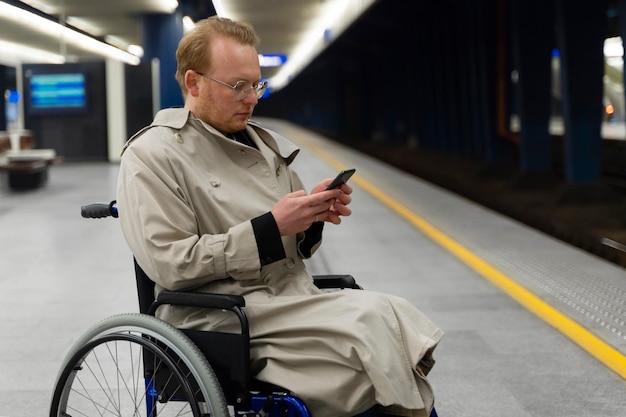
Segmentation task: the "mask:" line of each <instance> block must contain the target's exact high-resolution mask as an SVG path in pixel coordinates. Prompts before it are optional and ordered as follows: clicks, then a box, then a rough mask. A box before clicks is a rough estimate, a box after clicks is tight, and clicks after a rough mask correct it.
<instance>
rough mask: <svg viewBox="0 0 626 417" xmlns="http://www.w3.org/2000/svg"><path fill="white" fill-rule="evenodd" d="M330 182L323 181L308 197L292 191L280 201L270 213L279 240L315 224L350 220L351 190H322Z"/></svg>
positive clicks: (303, 193)
mask: <svg viewBox="0 0 626 417" xmlns="http://www.w3.org/2000/svg"><path fill="white" fill-rule="evenodd" d="M331 180H332V179H331V178H329V179H326V180H324V181H322V182H321V183H319V184H318V185H316V186H315V187H313V191H312V193H311V194H310V195H307V193H306V192H305V191H302V190H301V191H295V192H293V193H289V194H287V195H285V196H284V197H283V198H281V199H280V200H279V201H278V203H276V205H274V207H273V208H272V210H271V212H272V215H273V216H274V220H275V221H276V224H277V225H278V230H279V231H280V235H281V236H287V235H292V234H295V233H299V232H303V231H305V230H306V229H308V228H309V227H311V224H313V223H314V222H331V223H334V224H339V223H341V219H340V218H339V216H349V215H350V214H351V213H352V210H350V208H348V207H347V206H348V204H350V202H351V201H352V198H351V197H350V194H351V193H352V187H350V186H349V185H348V184H343V185H342V186H341V187H340V188H336V189H334V190H325V188H326V187H327V186H328V184H330V181H331Z"/></svg>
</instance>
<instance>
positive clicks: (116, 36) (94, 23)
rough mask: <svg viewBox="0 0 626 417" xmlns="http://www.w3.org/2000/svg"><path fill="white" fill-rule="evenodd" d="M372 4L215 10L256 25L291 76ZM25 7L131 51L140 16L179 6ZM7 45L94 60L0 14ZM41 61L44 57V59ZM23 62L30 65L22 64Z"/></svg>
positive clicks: (108, 1)
mask: <svg viewBox="0 0 626 417" xmlns="http://www.w3.org/2000/svg"><path fill="white" fill-rule="evenodd" d="M201 1H207V2H208V1H210V0H195V2H196V4H201V3H200V2H201ZM374 1H375V0H215V1H214V2H213V4H214V5H215V9H216V10H217V12H218V14H220V15H224V16H227V17H231V18H233V19H237V20H243V21H248V22H250V23H252V24H253V25H254V27H255V29H256V30H257V32H258V33H259V36H260V37H261V45H260V47H259V52H260V53H269V54H284V55H287V56H288V57H289V60H292V58H294V59H293V61H294V62H290V63H289V64H292V65H293V68H292V69H291V70H290V72H291V76H293V75H294V74H295V73H297V72H299V70H301V69H302V67H303V66H305V65H306V63H308V62H309V61H307V59H311V58H305V59H304V61H305V62H304V63H302V64H298V63H297V62H295V61H296V59H295V57H296V56H297V55H301V54H303V53H305V52H308V53H311V54H312V55H313V56H315V55H316V54H317V53H319V52H320V51H321V50H322V49H323V48H324V47H325V46H327V45H328V43H329V41H331V40H332V39H334V38H336V36H338V34H339V33H341V31H343V29H345V27H346V26H347V25H348V24H350V23H351V22H352V21H353V20H354V19H356V18H358V16H359V15H360V14H361V13H362V12H363V11H365V9H366V8H367V7H369V6H370V5H371V4H372V3H373V2H374ZM12 2H13V3H16V2H15V1H12ZM9 3H11V2H9ZM22 3H26V4H27V5H29V6H31V7H33V8H34V9H37V10H40V11H42V12H44V13H45V14H47V15H51V16H54V17H55V18H56V19H58V20H59V21H60V22H61V23H62V22H64V21H65V22H67V24H68V25H71V26H73V27H76V28H78V29H80V30H83V31H84V32H87V33H88V34H90V35H93V36H96V37H99V38H101V39H105V40H106V41H107V42H108V43H110V44H113V45H115V46H117V47H119V48H122V49H126V48H127V47H128V46H129V45H133V44H134V45H141V44H142V39H141V37H142V30H141V15H144V14H153V13H172V12H173V11H174V8H175V7H176V3H177V2H176V0H22ZM205 6H206V5H205ZM324 30H326V36H324ZM312 31H314V34H313V33H312ZM3 41H4V42H12V43H15V44H19V45H20V46H21V47H23V48H25V47H32V48H37V49H39V50H42V51H47V52H50V53H52V54H57V55H62V56H64V57H66V59H67V60H69V61H76V60H78V61H80V60H89V59H94V55H93V54H92V53H89V52H86V51H84V50H82V49H80V48H77V47H74V46H71V45H69V44H67V43H66V42H63V40H62V39H60V38H58V37H56V38H55V37H52V36H50V35H45V34H42V33H39V32H38V31H36V30H35V29H33V28H27V27H26V26H25V25H24V24H22V23H15V22H13V21H11V20H8V17H7V16H6V14H5V13H0V43H1V42H3ZM303 42H308V45H307V46H304V47H303V50H301V51H300V52H298V51H297V48H298V47H299V45H301V44H302V43H303ZM3 50H5V52H3ZM303 51H304V52H303ZM40 56H41V57H43V56H44V55H43V53H42V54H41V55H40ZM98 58H99V59H101V57H98ZM3 61H4V62H3ZM7 61H11V56H9V54H8V53H7V52H6V48H4V47H3V46H2V44H0V63H4V64H5V65H7V64H10V62H7ZM13 61H15V59H13ZM21 61H22V62H26V61H25V60H24V59H22V60H21ZM277 72H278V69H263V76H264V77H266V78H271V77H274V75H276V73H277ZM289 77H290V76H289V75H283V77H282V78H283V79H284V80H283V84H286V82H288V79H289ZM277 78H278V77H277Z"/></svg>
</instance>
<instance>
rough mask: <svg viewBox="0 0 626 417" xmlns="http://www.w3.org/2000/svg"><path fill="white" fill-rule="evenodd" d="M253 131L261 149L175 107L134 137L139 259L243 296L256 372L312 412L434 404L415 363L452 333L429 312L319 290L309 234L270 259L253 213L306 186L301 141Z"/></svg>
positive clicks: (127, 180) (289, 240) (215, 318)
mask: <svg viewBox="0 0 626 417" xmlns="http://www.w3.org/2000/svg"><path fill="white" fill-rule="evenodd" d="M247 131H248V134H249V136H250V137H251V138H252V139H253V140H254V141H255V143H256V144H257V145H258V147H259V150H256V149H253V148H250V147H248V146H245V145H242V144H240V143H237V142H235V141H233V140H231V139H228V138H226V137H225V136H223V135H222V134H221V133H219V132H218V131H217V130H215V129H213V128H212V127H210V126H208V125H206V124H204V123H203V122H201V121H199V120H197V119H195V118H193V116H192V115H191V114H190V113H189V112H188V111H187V110H184V109H167V110H162V111H160V112H159V113H158V114H157V115H156V117H155V120H154V122H153V124H152V125H151V126H149V127H147V128H145V129H143V130H142V131H141V132H139V133H138V134H137V135H135V136H134V137H133V138H131V139H130V140H129V141H128V142H127V143H126V145H125V146H124V149H123V151H122V152H123V155H122V162H121V168H120V175H119V183H118V193H117V201H118V207H119V210H120V221H121V225H122V230H123V233H124V236H125V239H126V241H127V242H128V245H129V247H130V249H131V251H132V253H133V254H134V256H135V257H136V259H137V262H138V263H139V265H140V266H141V267H142V268H143V269H144V271H145V272H146V273H147V275H148V276H150V277H151V278H152V279H153V280H154V281H155V282H156V284H157V285H156V291H157V292H158V291H161V290H162V289H170V290H195V291H201V292H217V293H229V294H239V295H243V296H245V298H246V314H247V315H248V318H249V320H250V333H251V337H252V340H251V356H252V357H251V361H252V362H251V366H252V369H253V370H254V371H255V372H256V373H257V375H256V377H257V378H258V379H260V380H264V381H267V382H271V383H274V384H277V385H280V386H283V387H285V388H287V389H290V390H291V391H292V392H294V393H295V394H296V395H298V396H299V397H301V398H302V399H303V400H304V401H305V402H306V404H307V405H308V407H309V408H310V409H311V411H312V413H313V415H314V416H315V417H335V416H337V417H339V416H349V415H354V414H357V413H360V412H362V411H365V410H367V409H368V408H370V407H372V406H373V405H375V404H382V405H390V404H396V405H400V406H402V407H404V408H407V409H426V411H427V412H428V410H429V409H430V408H431V407H432V405H433V396H432V391H431V388H430V385H429V384H428V382H427V381H426V379H425V377H424V376H423V375H422V374H421V373H420V372H419V371H417V368H418V366H417V364H418V362H420V360H421V359H422V358H423V357H424V356H425V355H426V354H427V352H429V351H432V349H434V347H435V346H436V345H437V343H438V342H439V340H440V338H441V337H442V334H443V333H442V331H441V330H440V329H439V328H438V327H437V326H435V325H434V324H433V323H432V322H431V321H430V320H429V319H428V318H427V317H425V316H424V315H423V314H422V313H420V312H419V311H418V310H417V309H416V308H415V307H413V306H412V305H411V304H410V303H408V302H407V301H406V300H404V299H402V298H399V297H395V296H391V295H385V294H380V293H375V292H370V291H359V290H345V291H340V292H331V293H325V292H321V291H320V290H318V289H317V288H316V287H315V286H314V285H313V281H312V278H311V276H310V274H309V273H308V272H307V270H306V268H305V266H304V263H303V261H302V259H303V255H302V253H300V251H299V243H300V242H301V240H302V238H303V234H300V235H298V236H288V237H283V238H282V239H283V246H284V248H285V253H286V258H285V259H283V260H280V261H277V262H274V263H272V264H270V265H267V266H264V267H261V264H260V261H259V256H258V249H257V246H256V240H255V237H254V232H253V229H252V225H251V222H250V220H251V219H252V218H255V217H257V216H260V215H262V214H264V213H267V212H268V211H269V210H270V209H271V207H272V206H273V205H274V204H275V203H276V202H277V201H278V200H279V199H280V198H281V197H282V196H283V195H285V194H287V193H289V192H292V191H295V190H299V189H304V187H303V184H302V182H301V181H300V179H299V178H298V176H297V175H296V173H295V172H293V171H292V170H291V169H290V168H289V164H290V163H291V162H292V161H293V159H294V158H295V156H296V155H297V153H298V149H297V147H296V146H295V145H294V144H292V143H291V142H289V141H288V140H287V139H285V138H284V137H282V136H280V135H278V134H276V133H275V132H270V131H268V130H266V129H263V128H261V127H260V126H258V125H256V124H253V123H250V124H249V126H248V128H247ZM318 245H319V243H318ZM314 249H315V248H314ZM158 316H159V317H160V318H162V319H164V320H166V321H168V322H170V323H172V324H174V325H176V326H178V327H185V328H202V329H215V328H219V329H220V330H223V331H229V330H230V329H233V328H234V327H233V326H234V318H233V317H232V315H231V314H227V313H224V312H221V311H217V312H206V311H204V310H196V309H192V308H186V307H171V306H168V307H161V309H160V310H159V312H158Z"/></svg>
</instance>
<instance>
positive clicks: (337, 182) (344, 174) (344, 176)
mask: <svg viewBox="0 0 626 417" xmlns="http://www.w3.org/2000/svg"><path fill="white" fill-rule="evenodd" d="M355 172H356V169H354V168H350V169H344V170H343V171H341V172H340V173H339V174H337V176H336V177H335V179H334V180H332V181H331V183H330V184H328V187H326V189H327V190H332V189H333V188H339V187H341V184H343V183H345V182H347V181H348V179H349V178H350V177H351V176H352V174H354V173H355Z"/></svg>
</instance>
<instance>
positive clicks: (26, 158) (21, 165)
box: [0, 135, 62, 190]
mask: <svg viewBox="0 0 626 417" xmlns="http://www.w3.org/2000/svg"><path fill="white" fill-rule="evenodd" d="M33 144H34V141H33V138H32V135H20V138H19V149H12V146H11V139H10V137H9V136H8V135H0V171H6V172H7V175H8V180H9V187H10V188H11V189H12V190H27V189H34V188H38V187H41V186H43V185H44V184H45V183H46V181H47V180H48V167H49V166H50V165H54V164H58V163H60V162H61V161H62V159H61V158H60V157H59V156H57V155H56V151H55V150H54V149H33V148H32V147H33Z"/></svg>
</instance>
